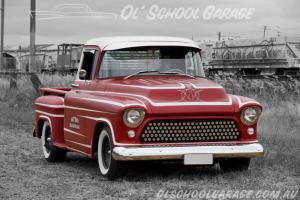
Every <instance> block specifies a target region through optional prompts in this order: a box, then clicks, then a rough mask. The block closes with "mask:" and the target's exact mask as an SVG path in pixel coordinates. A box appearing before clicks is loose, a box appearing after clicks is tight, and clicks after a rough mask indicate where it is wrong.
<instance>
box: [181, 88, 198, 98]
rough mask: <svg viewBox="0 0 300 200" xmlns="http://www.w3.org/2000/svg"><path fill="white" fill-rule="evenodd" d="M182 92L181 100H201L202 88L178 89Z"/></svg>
mask: <svg viewBox="0 0 300 200" xmlns="http://www.w3.org/2000/svg"><path fill="white" fill-rule="evenodd" d="M178 91H179V92H180V100H181V101H201V95H200V93H201V92H202V90H200V89H198V90H195V89H193V88H185V89H182V90H178Z"/></svg>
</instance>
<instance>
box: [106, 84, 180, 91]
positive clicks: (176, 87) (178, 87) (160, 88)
mask: <svg viewBox="0 0 300 200" xmlns="http://www.w3.org/2000/svg"><path fill="white" fill-rule="evenodd" d="M112 85H115V86H126V87H134V88H143V89H153V90H165V89H171V90H172V89H174V90H175V89H185V85H184V84H182V83H179V85H180V86H174V87H172V86H170V87H151V86H140V85H122V84H112Z"/></svg>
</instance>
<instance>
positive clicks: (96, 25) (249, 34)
mask: <svg viewBox="0 0 300 200" xmlns="http://www.w3.org/2000/svg"><path fill="white" fill-rule="evenodd" d="M36 1H37V2H36V10H37V12H36V15H37V23H36V43H37V44H48V43H49V44H50V43H52V44H58V43H63V42H67V43H84V42H85V41H87V40H88V39H90V38H94V37H101V36H118V35H167V36H181V37H188V38H193V39H194V40H216V39H217V34H218V32H221V36H222V38H223V39H226V38H259V37H262V36H263V26H264V25H266V26H267V29H266V36H267V37H271V36H272V37H273V36H278V35H279V36H280V37H283V36H298V37H299V36H300V12H299V7H300V1H299V0H264V1H262V0H251V1H250V0H247V1H245V0H185V1H183V0H152V1H151V2H150V1H142V0H122V1H121V0H101V1H99V0H72V1H71V0H64V1H63V0H51V1H49V0H48V1H47V0H36ZM153 6H154V7H155V8H157V10H155V9H153V10H151V12H150V9H152V8H153ZM211 6H212V7H214V9H215V10H210V11H211V12H210V13H212V14H211V15H209V16H210V17H208V19H206V18H205V17H204V16H203V15H204V13H205V11H206V10H207V9H208V7H211ZM125 8H127V10H126V9H125ZM132 8H133V9H132ZM179 8H183V9H184V10H185V11H186V12H187V13H186V14H188V11H187V10H188V9H189V10H192V11H191V12H193V13H194V16H196V17H195V18H192V17H190V18H189V17H187V18H186V19H185V18H180V17H179V18H176V19H175V18H170V17H169V18H164V19H158V11H161V10H162V9H169V10H171V11H172V9H173V11H174V10H176V9H177V10H178V9H179ZM217 9H219V10H221V11H223V12H225V11H224V10H228V9H229V10H230V11H232V10H234V9H238V10H241V9H246V10H247V11H248V14H249V12H250V11H249V9H250V10H252V14H251V12H250V17H249V18H247V19H246V18H245V17H242V19H235V18H233V17H232V18H229V19H226V18H225V17H223V18H221V19H218V18H217V19H214V18H213V17H212V16H213V14H215V15H216V16H218V13H217V12H216V10H217ZM29 10H30V0H5V29H4V32H5V34H4V46H9V45H28V44H29V18H30V12H29ZM132 10H135V11H136V15H135V18H134V17H132V16H133V15H129V14H128V13H130V12H129V11H132ZM125 11H126V12H125ZM161 12H162V11H161ZM131 14H132V13H131ZM150 14H152V17H153V16H155V19H154V20H153V18H152V20H150V19H149V16H150ZM126 16H127V17H128V16H130V17H129V19H125V17H126ZM161 16H163V15H161ZM207 16H208V15H207Z"/></svg>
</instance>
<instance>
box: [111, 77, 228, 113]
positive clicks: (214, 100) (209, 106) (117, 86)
mask: <svg viewBox="0 0 300 200" xmlns="http://www.w3.org/2000/svg"><path fill="white" fill-rule="evenodd" d="M107 81H108V82H107V88H106V91H109V92H115V93H120V94H124V95H129V96H132V97H134V98H136V99H138V100H139V101H142V102H143V103H144V104H145V105H146V106H147V107H149V108H151V110H152V112H155V113H168V114H169V113H178V112H180V113H183V114H184V113H189V114H190V113H198V114H199V113H206V114H209V113H216V112H218V113H226V114H229V113H232V112H233V111H234V106H233V102H232V99H231V97H230V96H229V95H227V93H226V91H225V89H224V88H223V87H222V86H220V85H218V84H216V83H214V82H212V81H210V80H207V79H205V78H190V77H186V76H137V77H131V78H129V79H123V78H116V79H110V80H107Z"/></svg>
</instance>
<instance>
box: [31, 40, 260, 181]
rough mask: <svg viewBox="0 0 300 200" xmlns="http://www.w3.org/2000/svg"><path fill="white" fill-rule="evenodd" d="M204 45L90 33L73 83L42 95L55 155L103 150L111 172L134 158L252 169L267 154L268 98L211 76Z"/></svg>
mask: <svg viewBox="0 0 300 200" xmlns="http://www.w3.org/2000/svg"><path fill="white" fill-rule="evenodd" d="M200 53H201V51H200V49H199V47H198V45H197V44H196V43H194V42H193V41H191V40H189V39H184V38H175V37H109V38H96V39H92V40H89V41H88V42H87V43H86V44H85V46H84V48H83V52H82V57H81V61H80V65H79V70H78V74H77V78H76V80H75V81H74V83H73V84H72V86H71V87H70V88H43V89H42V91H43V96H41V97H39V98H37V99H36V101H35V120H36V121H35V130H34V133H33V135H34V136H35V137H38V138H41V141H42V149H43V153H44V156H45V158H46V159H47V161H49V162H55V161H61V160H64V159H65V157H66V153H67V152H68V151H74V152H78V153H82V154H84V155H86V156H88V157H90V158H92V157H94V156H97V158H98V163H99V168H100V172H101V174H102V175H103V176H105V177H107V178H109V179H114V178H116V177H118V176H120V174H121V172H122V169H123V168H124V163H125V161H131V160H182V162H183V163H184V164H185V165H213V164H216V163H219V165H220V168H221V169H222V170H224V171H228V170H247V169H248V166H249V163H250V158H251V157H259V156H263V147H262V145H261V144H259V143H258V141H257V129H256V125H257V121H258V119H259V116H260V114H261V111H262V106H261V105H260V104H259V103H258V102H256V101H254V100H252V99H249V98H246V97H241V96H236V95H230V94H227V93H226V91H225V90H224V88H223V87H221V86H220V85H218V84H216V83H214V82H212V81H210V80H208V79H207V78H205V74H204V71H203V66H202V63H201V55H200Z"/></svg>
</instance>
